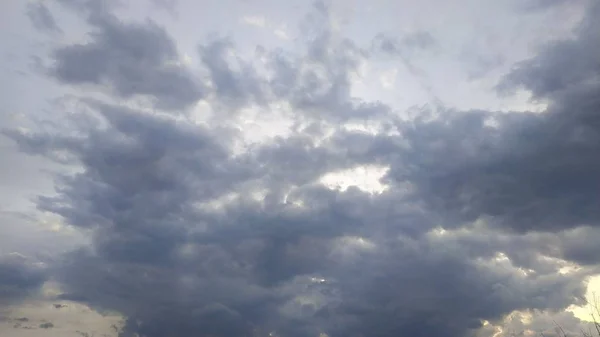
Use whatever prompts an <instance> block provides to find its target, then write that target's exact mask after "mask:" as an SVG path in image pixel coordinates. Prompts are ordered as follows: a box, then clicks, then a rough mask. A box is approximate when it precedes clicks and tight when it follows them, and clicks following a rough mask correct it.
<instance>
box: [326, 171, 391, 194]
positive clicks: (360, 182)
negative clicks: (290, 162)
mask: <svg viewBox="0 0 600 337" xmlns="http://www.w3.org/2000/svg"><path fill="white" fill-rule="evenodd" d="M388 170H389V168H388V167H382V166H377V165H365V166H358V167H354V168H351V169H346V170H342V171H336V172H330V173H327V174H325V175H323V176H322V177H321V179H320V182H321V183H322V184H323V185H325V186H327V187H328V188H330V189H336V190H340V191H345V190H347V189H348V188H349V187H356V188H358V189H359V190H361V191H364V192H367V193H371V194H379V193H382V192H383V191H385V190H386V189H387V188H388V186H387V185H385V184H383V183H382V182H381V178H382V177H383V176H384V175H385V174H386V173H387V171H388Z"/></svg>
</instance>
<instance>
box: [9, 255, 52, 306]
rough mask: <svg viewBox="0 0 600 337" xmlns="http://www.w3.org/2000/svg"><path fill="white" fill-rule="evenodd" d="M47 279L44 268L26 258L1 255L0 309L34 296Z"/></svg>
mask: <svg viewBox="0 0 600 337" xmlns="http://www.w3.org/2000/svg"><path fill="white" fill-rule="evenodd" d="M47 278H48V274H47V273H46V272H45V270H44V268H42V267H40V266H36V265H35V264H33V263H31V262H30V261H28V260H27V259H26V258H25V257H22V256H20V255H16V254H9V255H0V303H1V305H0V308H1V307H2V306H3V305H6V304H11V303H13V302H16V301H19V300H22V299H23V298H26V297H27V296H31V295H34V294H35V293H36V292H37V291H38V290H39V288H40V287H41V286H42V284H43V283H44V282H45V281H46V279H47Z"/></svg>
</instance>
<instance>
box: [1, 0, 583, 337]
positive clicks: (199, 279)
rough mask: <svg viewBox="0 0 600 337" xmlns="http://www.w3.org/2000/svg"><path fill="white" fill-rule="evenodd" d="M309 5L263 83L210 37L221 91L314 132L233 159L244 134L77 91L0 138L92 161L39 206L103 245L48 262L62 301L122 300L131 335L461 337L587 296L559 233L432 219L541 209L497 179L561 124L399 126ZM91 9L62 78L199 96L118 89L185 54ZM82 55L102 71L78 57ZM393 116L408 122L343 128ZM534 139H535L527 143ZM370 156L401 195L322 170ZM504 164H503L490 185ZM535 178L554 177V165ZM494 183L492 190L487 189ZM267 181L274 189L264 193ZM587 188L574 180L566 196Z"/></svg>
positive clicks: (465, 116)
mask: <svg viewBox="0 0 600 337" xmlns="http://www.w3.org/2000/svg"><path fill="white" fill-rule="evenodd" d="M313 10H314V13H313V14H312V19H311V20H313V21H311V20H308V21H309V22H308V23H315V24H314V25H310V24H309V25H308V26H310V27H312V28H311V29H315V31H311V32H310V34H309V35H310V38H309V39H307V40H308V41H307V47H306V49H305V53H304V54H302V55H300V56H291V55H283V54H282V53H277V52H273V53H270V54H269V55H270V57H271V58H270V60H271V63H270V66H272V67H273V68H274V69H275V71H274V76H272V77H270V78H268V79H266V78H262V77H261V76H260V75H259V74H258V73H257V72H254V70H252V69H250V68H248V70H247V71H246V70H243V71H238V69H236V68H234V67H233V66H232V64H230V63H229V61H230V60H227V61H225V60H223V58H222V57H223V56H224V55H227V54H228V53H227V49H228V48H232V45H231V44H228V42H227V40H218V41H213V42H212V43H208V44H204V45H203V46H204V47H201V55H202V57H204V60H203V62H204V63H205V65H206V66H207V69H208V70H209V72H210V75H211V82H212V85H213V86H214V90H215V93H216V94H215V96H216V99H217V100H218V102H216V103H215V104H216V105H218V104H222V105H223V106H229V107H232V106H233V107H238V106H244V105H247V104H252V103H255V102H259V101H260V100H259V99H258V98H260V99H266V100H267V101H268V100H271V99H273V100H285V101H287V102H289V103H290V105H292V107H293V108H294V113H295V114H296V115H297V116H298V119H299V120H301V121H309V122H313V125H312V128H310V130H305V131H296V132H295V133H294V134H292V135H291V136H289V137H281V138H276V139H275V140H273V141H271V142H267V143H265V144H257V145H256V146H254V147H253V148H252V149H251V150H249V151H246V152H244V153H241V154H236V155H234V154H233V153H232V150H231V148H232V147H233V145H235V143H236V141H237V140H238V139H239V137H240V135H239V132H238V131H236V130H235V129H234V128H233V127H232V128H229V127H220V128H216V127H212V126H211V127H205V126H201V125H199V124H197V123H192V122H191V121H190V120H185V118H184V117H182V116H178V117H179V118H178V119H176V118H174V117H173V116H161V115H157V114H151V113H147V112H141V111H137V110H134V109H131V108H125V107H122V106H118V105H114V104H107V103H101V102H98V101H94V100H90V99H78V100H77V102H78V104H72V105H69V106H68V107H66V108H65V109H66V111H64V114H61V112H63V111H56V114H55V115H53V116H51V118H52V119H53V120H56V119H58V118H60V121H61V122H60V123H56V122H54V123H53V122H52V121H50V122H48V123H45V124H43V127H42V125H40V128H39V129H37V130H32V131H15V130H10V131H6V132H5V134H6V135H8V136H9V137H10V138H12V139H13V140H15V141H16V142H17V144H18V145H19V146H20V148H21V149H22V150H23V151H25V152H28V153H31V154H36V155H41V156H46V157H48V158H50V159H51V160H54V161H58V162H61V163H69V164H73V165H77V166H79V170H77V172H74V173H65V174H63V175H58V176H57V177H56V181H55V185H56V194H55V195H53V196H44V197H40V198H39V199H38V200H37V206H38V208H40V209H41V210H44V211H49V212H52V213H55V214H58V215H60V216H62V218H63V220H64V221H65V223H67V224H68V225H70V226H73V227H75V228H78V229H85V230H86V231H88V232H89V233H90V235H91V241H92V246H91V247H89V248H83V249H80V250H77V251H74V252H72V253H70V254H67V255H66V256H65V257H64V259H63V260H61V261H60V262H59V263H57V264H56V265H53V266H52V268H53V269H52V270H53V277H54V278H55V279H56V280H57V281H59V282H60V283H61V286H62V288H63V289H64V291H65V294H64V295H63V297H64V298H65V299H70V300H76V301H79V302H84V303H87V304H89V305H91V306H92V307H94V308H98V309H106V310H114V311H117V312H120V313H122V314H123V315H125V316H126V317H127V318H128V322H127V324H126V326H125V328H124V329H123V331H122V336H126V337H128V336H134V335H135V334H138V335H145V336H147V337H162V336H189V335H195V336H244V335H246V336H268V335H270V334H271V333H273V335H274V336H281V337H295V336H298V337H304V336H306V337H308V336H318V335H319V333H320V332H325V333H327V334H329V336H331V337H338V336H340V337H341V336H381V337H388V336H400V335H416V336H429V337H437V336H440V337H441V336H450V337H459V336H461V337H462V336H470V335H473V334H474V333H475V332H476V330H477V329H478V328H480V327H481V326H482V321H483V320H487V321H491V322H497V321H499V320H501V319H503V318H504V316H506V315H507V314H509V313H511V312H512V311H514V310H519V309H540V310H561V309H564V308H566V307H568V306H569V305H571V304H579V303H581V301H582V296H583V293H584V283H583V282H582V280H583V278H584V277H585V276H587V275H588V273H589V270H588V269H585V268H584V269H583V270H582V271H580V272H577V273H573V274H569V275H562V274H560V273H557V269H558V268H559V267H560V265H558V264H557V263H555V262H552V261H545V262H544V261H542V259H541V257H540V255H543V256H553V257H561V256H563V255H565V256H575V255H576V254H574V253H568V251H569V250H568V244H566V243H565V244H564V246H561V248H560V249H554V250H553V249H552V247H551V245H549V244H545V243H544V240H542V239H547V238H548V237H544V236H543V235H548V236H549V237H551V238H552V239H553V240H560V238H559V237H558V236H552V235H551V234H549V233H545V234H539V233H533V234H532V233H529V234H527V235H519V234H513V233H500V234H499V233H498V232H494V231H493V230H491V229H489V228H487V227H485V226H483V227H481V228H479V227H474V226H471V227H468V226H467V227H463V228H460V229H459V231H456V232H453V231H448V233H446V234H436V232H435V231H432V230H433V229H434V228H436V227H439V226H440V225H447V227H453V228H457V227H461V225H463V223H464V222H467V221H468V220H474V219H476V218H478V217H480V216H482V215H486V214H488V215H497V216H500V217H501V218H502V219H504V223H503V224H504V225H506V226H513V227H514V228H521V227H520V226H522V224H523V223H525V222H526V221H529V222H531V219H523V218H522V217H512V218H511V217H509V216H508V215H511V214H513V213H510V214H508V215H507V214H504V213H503V212H505V213H506V212H508V211H510V207H514V206H515V204H517V203H522V202H526V201H528V199H527V197H530V196H531V195H533V196H537V195H539V194H541V192H539V191H536V190H535V189H533V192H531V193H530V194H523V192H522V191H520V190H516V189H514V186H515V185H514V184H512V181H510V180H509V182H510V183H507V184H506V186H504V185H498V181H499V182H505V181H506V179H502V177H501V175H502V174H504V175H508V174H509V173H510V174H513V175H515V176H516V177H517V178H519V179H521V178H522V176H520V175H517V174H516V173H515V172H519V171H518V168H519V167H518V165H522V164H524V163H529V162H530V161H531V163H536V161H537V160H539V158H540V156H538V157H534V158H533V159H531V160H530V161H529V157H528V155H529V154H530V153H537V152H532V151H533V150H537V149H538V148H540V147H539V146H537V145H536V144H538V143H534V142H531V140H530V138H527V137H532V136H536V135H542V136H545V137H546V138H544V137H542V138H540V139H544V140H545V139H548V138H549V137H550V136H551V135H552V134H551V133H545V132H550V131H547V130H546V129H545V127H546V126H547V125H549V124H548V123H547V122H546V121H547V120H548V119H547V117H546V115H539V116H532V115H524V114H520V115H519V114H507V115H505V116H504V117H498V121H497V124H498V125H496V126H493V127H492V126H486V125H487V124H486V122H487V121H488V120H489V119H490V118H492V117H493V116H495V115H493V114H491V113H487V112H466V113H460V112H455V111H432V112H431V114H429V115H428V114H427V111H426V110H423V111H421V114H420V118H418V119H417V120H415V121H412V122H401V121H400V120H399V119H398V118H395V117H393V116H392V115H391V108H389V107H387V106H385V105H384V104H381V103H371V102H363V101H353V100H352V98H351V96H350V94H349V92H350V90H349V89H350V74H351V73H352V71H354V70H356V68H357V66H358V64H359V61H360V60H361V59H362V58H363V57H365V56H364V55H365V52H364V50H363V49H362V48H359V47H357V46H355V45H354V44H353V43H352V42H350V41H348V40H345V39H343V38H340V37H337V36H335V34H334V33H333V32H332V30H331V29H330V28H329V26H327V25H325V23H326V22H328V15H329V14H328V8H327V6H324V5H320V4H318V5H317V6H315V9H313ZM91 23H92V25H94V26H95V27H96V29H97V31H96V32H95V33H94V35H93V38H94V39H93V41H92V42H91V43H90V44H88V45H76V46H67V47H65V48H63V49H60V50H58V51H57V55H58V56H60V53H64V55H62V56H61V57H58V56H57V57H58V58H57V60H63V61H65V62H66V61H67V60H71V59H70V58H73V59H72V62H71V61H70V62H69V63H68V64H67V63H64V64H61V63H60V62H58V63H57V65H56V67H55V69H54V70H55V75H56V76H57V77H58V78H59V79H61V80H62V81H64V82H66V83H88V84H100V85H104V86H109V87H110V88H111V89H112V91H113V92H115V93H117V94H118V95H120V96H123V97H126V96H130V95H134V94H145V95H152V96H155V98H156V100H157V104H158V105H161V104H162V105H163V106H171V107H175V106H179V107H181V106H185V105H186V104H189V103H191V99H187V98H189V97H191V96H189V97H188V96H186V95H185V94H181V93H179V92H177V93H170V92H165V91H162V90H159V89H157V88H156V87H154V86H153V85H154V84H153V82H152V81H151V79H152V78H150V79H149V80H148V81H149V84H147V83H145V84H144V85H148V87H143V88H145V89H139V88H138V90H137V91H136V90H133V91H131V90H130V91H127V90H126V89H123V86H124V85H125V83H130V82H131V81H132V78H135V76H137V75H139V73H138V71H141V70H140V69H141V68H140V65H138V64H137V63H135V64H134V62H133V61H132V60H133V59H134V58H135V59H138V58H139V59H140V60H142V62H141V63H143V64H145V65H146V67H148V68H149V69H147V71H148V72H150V73H160V74H163V73H161V72H160V71H158V70H156V69H157V68H158V69H162V68H161V67H162V65H163V64H164V63H165V62H167V61H170V60H173V59H174V58H176V54H177V53H176V49H175V47H174V44H173V43H172V41H171V40H170V39H169V38H168V37H166V33H165V32H164V31H163V30H162V29H160V28H158V27H157V26H155V25H154V24H152V23H147V24H144V25H131V24H126V23H122V22H119V21H117V20H116V19H115V18H113V17H112V16H110V15H108V14H106V13H104V14H101V15H96V16H94V20H93V21H91ZM319 25H321V26H319ZM315 27H316V28H315ZM129 43H134V44H133V45H132V46H130V45H129ZM109 46H110V48H109ZM78 53H82V54H81V55H79V54H78ZM65 55H66V56H65ZM82 55H83V56H85V58H86V59H89V60H91V61H89V62H90V63H91V64H95V65H100V67H99V68H93V69H88V68H85V67H79V66H81V64H79V65H78V64H77V62H79V61H82V60H83V58H82V57H83V56H82ZM80 56H81V57H80ZM72 63H73V64H72ZM167 63H168V62H167ZM242 64H245V63H243V62H242ZM249 64H250V63H248V64H247V66H248V67H250V66H249ZM111 67H117V68H118V69H119V73H118V74H116V73H114V72H113V68H111ZM98 69H100V70H98ZM71 71H72V72H71ZM121 76H122V77H121ZM131 76H133V77H131ZM167 77H168V76H167ZM190 81H191V79H190ZM256 83H260V84H261V85H262V84H263V83H268V84H265V86H266V88H265V87H261V88H260V89H257V88H256V87H255V84H256ZM253 90H256V91H253ZM178 95H184V97H186V98H181V97H182V96H178ZM173 97H175V98H173ZM436 114H437V115H438V116H436ZM556 115H560V114H558V113H557V114H556ZM382 116H385V117H386V118H387V123H386V124H387V125H386V128H387V129H388V131H397V132H396V133H393V134H394V135H384V134H378V135H371V134H369V133H365V132H359V131H345V130H343V129H341V128H339V127H337V125H333V126H332V125H331V124H334V123H338V122H341V121H347V120H350V119H354V118H380V117H382ZM315 120H321V123H322V124H323V125H320V124H319V122H317V121H315ZM325 123H329V125H325ZM321 126H322V127H323V129H325V127H326V126H329V127H333V128H334V134H333V135H331V136H330V137H328V138H327V139H325V140H323V141H322V142H321V143H320V144H319V145H316V144H315V142H314V139H312V137H310V134H311V133H313V134H323V133H324V131H323V130H321V129H320V128H321ZM522 139H526V140H528V141H529V142H531V143H532V144H527V146H525V147H523V148H521V147H518V146H517V145H522V144H523V141H522ZM534 139H537V138H535V137H534ZM542 144H545V143H542ZM515 150H518V151H515ZM522 158H526V159H527V161H516V160H517V159H519V160H521V159H522ZM507 159H508V162H507V163H506V164H505V160H507ZM510 160H513V162H511V161H510ZM367 163H368V164H379V165H383V166H389V167H390V173H389V175H388V177H386V179H385V182H386V183H388V184H390V188H389V190H388V191H386V192H384V193H382V194H375V195H371V194H368V193H365V192H362V191H360V190H359V189H357V188H349V189H347V190H346V191H343V192H342V191H335V190H330V189H327V188H325V187H324V186H322V185H321V184H319V183H318V182H317V181H318V179H319V178H320V177H321V176H322V175H323V174H325V173H327V172H329V171H338V170H341V169H349V168H353V167H356V166H358V165H361V164H367ZM556 167H557V166H544V169H546V170H548V172H550V173H551V172H552V170H553V169H556ZM558 167H559V168H560V166H558ZM489 172H491V173H492V174H496V175H493V176H492V177H493V178H494V179H492V180H491V181H489V179H488V178H489V177H488V176H487V174H488V173H489ZM497 172H499V173H497ZM535 173H536V174H531V177H533V178H536V177H537V178H536V179H539V180H540V181H539V184H541V181H542V180H543V179H542V178H545V176H544V174H540V171H539V170H538V171H535ZM542 173H544V171H542ZM550 173H547V176H551V174H550ZM497 176H500V177H498V178H497ZM538 176H539V177H538ZM471 177H473V178H474V179H473V180H470V178H471ZM486 179H487V180H486ZM528 179H531V178H529V176H528ZM517 182H520V181H518V179H517ZM479 183H481V185H478V184H479ZM494 184H496V186H499V187H500V188H499V189H498V191H499V192H497V193H496V194H494V193H492V192H493V191H494V189H492V192H488V191H489V190H486V189H484V188H483V187H481V186H484V187H488V186H492V187H494ZM521 184H523V183H522V182H521ZM563 185H564V186H568V184H567V183H566V182H563ZM534 187H536V186H534ZM511 188H513V189H511ZM538 188H541V187H538ZM257 191H264V192H263V193H264V200H262V201H257V200H256V199H254V198H253V195H254V194H256V193H257ZM541 191H547V189H541ZM561 191H562V192H561ZM577 191H578V190H576V189H574V188H572V189H569V188H565V187H563V189H561V190H556V191H554V192H553V194H551V196H552V197H556V198H558V197H560V196H566V197H570V195H572V194H573V193H576V192H577ZM484 192H486V193H484ZM534 192H537V194H536V193H534ZM498 193H506V197H505V194H502V195H500V196H498V195H497V194H498ZM511 193H520V194H518V195H517V196H516V197H515V196H513V195H512V194H511ZM560 193H562V194H560ZM577 193H579V192H577ZM581 193H588V191H587V190H585V191H583V192H581ZM434 195H435V197H434ZM500 197H504V198H500ZM511 198H512V199H511ZM514 198H516V199H517V201H514ZM505 200H508V201H507V202H504V203H500V202H499V201H505ZM219 201H220V203H219ZM536 205H539V204H536ZM557 205H558V206H560V205H561V204H552V205H550V206H551V207H552V208H553V209H554V212H555V213H553V216H555V217H556V218H557V219H559V220H561V219H562V220H561V221H567V220H568V221H570V220H572V217H582V215H571V214H572V213H573V212H572V210H571V211H569V212H567V213H566V214H562V215H561V216H562V217H559V214H558V213H559V212H560V211H563V212H566V208H560V207H557ZM541 206H544V205H543V204H541ZM541 206H539V207H541ZM550 206H549V207H550ZM469 207H470V208H469ZM494 207H499V208H494ZM498 209H499V211H498ZM442 219H445V222H443V221H442ZM509 220H510V221H509ZM565 242H566V241H565ZM500 253H504V255H505V256H506V258H502V257H503V256H502V255H500ZM561 254H562V255H561ZM569 254H570V255H569ZM574 258H576V257H574ZM577 259H579V258H577ZM519 268H527V269H534V272H531V273H529V274H527V273H524V272H523V271H522V270H520V269H519ZM0 282H1V281H0Z"/></svg>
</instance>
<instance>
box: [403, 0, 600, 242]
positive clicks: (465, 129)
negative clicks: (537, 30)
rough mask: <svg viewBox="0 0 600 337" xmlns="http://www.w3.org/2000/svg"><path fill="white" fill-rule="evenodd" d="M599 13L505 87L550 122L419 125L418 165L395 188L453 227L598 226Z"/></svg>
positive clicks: (535, 117)
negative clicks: (534, 103)
mask: <svg viewBox="0 0 600 337" xmlns="http://www.w3.org/2000/svg"><path fill="white" fill-rule="evenodd" d="M599 9H600V6H598V5H597V4H595V5H594V6H592V7H591V8H590V9H589V11H588V13H587V17H586V19H585V20H584V22H583V23H582V24H581V26H580V27H579V28H578V30H577V36H576V37H575V38H573V39H570V40H565V41H559V42H555V43H552V44H550V45H549V46H547V47H546V48H544V49H543V50H542V51H541V52H540V54H539V55H537V56H536V57H534V58H532V59H530V60H527V61H524V62H522V63H521V64H519V65H518V66H517V67H516V68H515V69H514V70H513V71H512V72H511V73H510V74H508V75H507V76H506V77H505V79H504V80H503V81H502V83H501V85H500V86H499V88H500V89H501V90H503V91H504V92H507V91H508V90H511V89H512V88H518V87H520V86H522V87H524V88H525V89H527V90H530V91H531V92H532V93H533V95H534V97H535V98H536V99H539V100H543V101H546V102H547V103H548V108H547V110H546V111H545V112H544V113H542V114H523V113H508V114H504V115H499V116H495V117H491V116H490V115H489V114H488V113H478V112H471V113H464V114H451V115H447V116H445V117H442V118H441V119H440V120H436V121H434V122H425V123H417V125H416V126H415V127H414V128H411V129H407V130H406V131H405V133H406V132H410V134H411V136H409V138H410V137H412V138H413V139H412V141H413V142H414V145H413V148H412V151H410V152H411V153H410V157H409V158H410V160H411V162H413V161H412V160H413V159H414V160H416V162H420V164H419V165H417V166H415V170H414V171H411V170H406V168H403V167H402V166H398V167H396V168H395V169H394V170H393V171H392V174H393V175H395V179H398V180H403V179H407V180H408V181H415V182H416V181H418V182H419V183H418V185H419V189H420V193H422V196H423V197H424V199H427V200H428V202H429V203H430V204H431V205H435V207H439V208H440V209H443V210H444V212H447V211H449V212H447V213H446V214H447V215H454V216H456V218H454V220H456V221H461V220H462V221H472V220H475V219H477V218H480V217H487V218H489V220H490V221H491V222H493V223H498V224H499V225H500V226H502V227H505V228H510V229H513V230H516V231H519V232H526V231H535V230H541V231H560V230H562V229H567V228H573V227H577V226H581V225H589V226H598V225H599V224H600V200H599V199H598V193H597V191H598V188H600V176H599V175H598V174H597V173H598V172H599V170H600V161H598V160H597V156H596V155H595V153H598V151H600V119H599V116H600V115H599V112H600V101H599V100H598V97H599V93H600V83H599V82H598V80H597V79H598V76H599V75H600V63H599V61H598V60H597V58H595V57H594V56H593V55H596V54H597V53H598V51H599V50H598V48H599V47H598V46H600V33H599V32H600V26H599V25H598V22H599V21H598V17H599V14H600V11H599ZM494 124H496V125H495V126H494ZM409 171H411V172H409Z"/></svg>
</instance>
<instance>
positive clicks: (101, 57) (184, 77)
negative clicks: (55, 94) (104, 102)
mask: <svg viewBox="0 0 600 337" xmlns="http://www.w3.org/2000/svg"><path fill="white" fill-rule="evenodd" d="M93 13H94V14H93V15H90V19H89V21H90V23H91V24H92V26H93V28H94V30H93V32H92V33H91V38H92V42H91V43H87V44H74V45H69V46H66V47H62V48H59V49H57V50H56V51H55V52H54V55H53V58H54V61H55V63H54V65H53V66H52V67H51V69H50V70H49V72H50V74H51V76H53V77H55V78H56V79H58V80H59V81H61V82H63V83H66V84H72V85H81V84H93V85H99V86H102V87H105V88H106V89H108V90H110V91H111V92H112V93H114V94H115V95H117V96H119V97H122V98H131V97H135V96H137V95H143V96H146V97H150V98H151V99H152V100H154V102H155V103H156V105H157V106H158V107H159V108H164V109H182V108H185V107H187V106H189V105H191V104H193V103H194V102H196V101H197V100H199V99H200V98H202V97H203V89H202V86H201V84H200V83H199V82H198V81H197V80H195V79H194V78H193V76H192V74H191V73H190V71H189V69H187V68H186V67H185V66H183V65H181V61H180V57H179V55H178V52H177V48H176V45H175V42H174V41H173V40H172V39H171V37H170V36H169V35H168V34H167V32H166V31H165V30H164V29H163V28H161V27H159V26H158V25H157V24H156V23H154V22H152V21H149V20H148V21H146V22H145V23H143V24H126V23H123V22H121V21H120V20H119V19H117V18H116V17H114V16H112V15H110V14H105V13H103V12H93Z"/></svg>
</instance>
